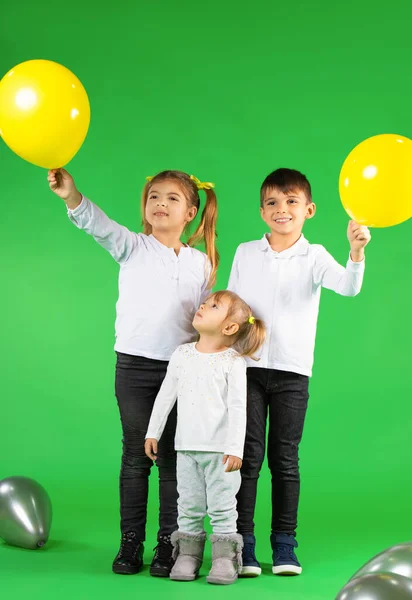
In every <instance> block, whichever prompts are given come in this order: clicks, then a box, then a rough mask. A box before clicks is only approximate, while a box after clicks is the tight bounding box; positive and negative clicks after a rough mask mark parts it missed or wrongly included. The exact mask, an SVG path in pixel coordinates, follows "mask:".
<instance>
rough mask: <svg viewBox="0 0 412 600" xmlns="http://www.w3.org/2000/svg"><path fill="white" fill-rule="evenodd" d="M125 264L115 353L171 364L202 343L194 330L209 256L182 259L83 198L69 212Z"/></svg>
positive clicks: (190, 253) (194, 253)
mask: <svg viewBox="0 0 412 600" xmlns="http://www.w3.org/2000/svg"><path fill="white" fill-rule="evenodd" d="M68 215H69V219H70V220H71V221H72V223H74V224H75V225H76V226H77V227H78V228H79V229H83V230H84V231H86V232H87V233H89V234H90V235H92V236H93V237H94V239H95V240H96V242H98V243H99V244H100V245H101V246H103V248H105V249H106V250H108V252H110V254H111V255H112V257H113V258H114V259H115V261H117V262H118V263H119V265H120V273H119V299H118V302H117V305H116V343H115V350H117V351H118V352H123V353H125V354H132V355H134V356H144V357H146V358H152V359H157V360H169V359H170V357H171V355H172V353H173V352H174V350H175V349H176V348H177V346H179V345H180V344H183V343H186V342H190V341H192V340H194V339H196V335H197V334H196V331H195V330H194V329H193V327H192V321H193V317H194V315H195V312H196V311H197V310H198V308H199V305H200V304H201V303H202V302H203V300H204V299H205V297H206V296H207V295H208V290H207V283H208V277H209V273H210V270H209V263H208V260H207V256H206V255H205V254H204V253H203V252H200V251H199V250H195V249H194V248H190V247H189V246H186V247H184V248H181V250H180V251H179V255H178V256H176V253H175V251H174V250H173V248H167V247H166V246H164V245H163V244H161V243H160V242H159V241H158V240H157V239H156V238H155V237H154V236H153V235H149V236H147V235H144V234H143V233H134V232H132V231H129V230H128V229H127V228H126V227H123V226H122V225H119V224H118V223H116V222H115V221H112V220H111V219H109V217H108V216H107V215H105V213H104V212H103V211H102V210H101V209H100V208H99V207H98V206H96V205H95V204H93V203H92V202H90V200H87V198H83V199H82V202H81V204H80V205H79V206H78V207H77V208H75V209H74V210H69V211H68Z"/></svg>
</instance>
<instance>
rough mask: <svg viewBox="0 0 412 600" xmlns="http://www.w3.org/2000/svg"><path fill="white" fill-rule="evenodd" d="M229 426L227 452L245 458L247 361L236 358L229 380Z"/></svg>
mask: <svg viewBox="0 0 412 600" xmlns="http://www.w3.org/2000/svg"><path fill="white" fill-rule="evenodd" d="M227 394H228V396H227V408H228V414H229V427H228V433H227V440H226V447H225V454H230V455H232V456H237V457H238V458H243V448H244V445H245V436H246V361H245V360H244V358H242V357H241V356H239V357H238V358H236V359H235V360H234V363H233V366H232V368H231V370H230V373H229V376H228V382H227Z"/></svg>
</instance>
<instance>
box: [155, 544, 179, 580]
mask: <svg viewBox="0 0 412 600" xmlns="http://www.w3.org/2000/svg"><path fill="white" fill-rule="evenodd" d="M154 550H155V555H154V557H153V560H152V564H151V565H150V575H152V577H169V575H170V571H171V570H172V567H173V563H174V560H173V558H172V552H173V546H172V543H171V541H170V535H162V536H159V539H158V544H157V546H156V548H154Z"/></svg>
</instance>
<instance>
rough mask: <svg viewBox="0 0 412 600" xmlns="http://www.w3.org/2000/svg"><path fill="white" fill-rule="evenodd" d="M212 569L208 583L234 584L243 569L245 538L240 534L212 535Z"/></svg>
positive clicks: (207, 579)
mask: <svg viewBox="0 0 412 600" xmlns="http://www.w3.org/2000/svg"><path fill="white" fill-rule="evenodd" d="M210 541H211V542H212V568H211V570H210V573H209V575H208V576H207V577H206V581H207V582H208V583H217V584H220V585H228V584H230V583H234V582H235V581H236V579H237V577H238V574H239V573H240V571H241V569H242V548H243V538H242V536H241V535H239V534H238V533H231V534H229V535H223V534H217V535H211V536H210Z"/></svg>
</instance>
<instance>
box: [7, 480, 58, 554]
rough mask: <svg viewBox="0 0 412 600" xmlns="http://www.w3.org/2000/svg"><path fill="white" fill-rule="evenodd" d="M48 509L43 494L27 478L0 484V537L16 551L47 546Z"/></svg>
mask: <svg viewBox="0 0 412 600" xmlns="http://www.w3.org/2000/svg"><path fill="white" fill-rule="evenodd" d="M51 520H52V506H51V502H50V498H49V496H48V494H47V492H46V490H45V489H44V488H43V487H42V486H41V485H40V484H39V483H37V481H34V480H33V479H29V478H28V477H8V478H7V479H3V480H2V481H0V537H1V538H3V539H4V541H5V542H7V543H8V544H11V545H13V546H19V547H20V548H28V549H29V550H35V549H36V548H41V547H42V546H44V544H45V543H46V542H47V540H48V538H49V533H50V526H51Z"/></svg>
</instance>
